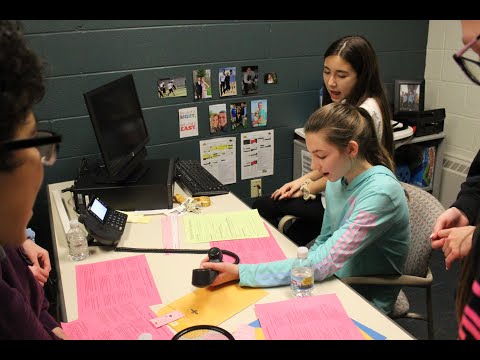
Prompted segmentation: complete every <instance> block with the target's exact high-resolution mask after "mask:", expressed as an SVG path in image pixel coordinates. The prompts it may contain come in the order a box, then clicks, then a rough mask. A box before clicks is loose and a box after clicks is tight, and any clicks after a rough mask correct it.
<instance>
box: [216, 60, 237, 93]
mask: <svg viewBox="0 0 480 360" xmlns="http://www.w3.org/2000/svg"><path fill="white" fill-rule="evenodd" d="M235 79H236V70H235V68H234V67H226V68H220V69H219V71H218V89H219V91H220V97H225V96H234V95H237V82H236V80H235Z"/></svg>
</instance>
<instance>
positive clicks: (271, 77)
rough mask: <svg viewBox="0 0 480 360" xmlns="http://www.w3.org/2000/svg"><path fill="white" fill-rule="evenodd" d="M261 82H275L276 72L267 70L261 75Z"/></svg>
mask: <svg viewBox="0 0 480 360" xmlns="http://www.w3.org/2000/svg"><path fill="white" fill-rule="evenodd" d="M263 82H264V83H265V84H276V83H277V82H278V80H277V73H276V72H269V73H266V74H265V75H264V76H263Z"/></svg>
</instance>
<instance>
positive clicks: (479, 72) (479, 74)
mask: <svg viewBox="0 0 480 360" xmlns="http://www.w3.org/2000/svg"><path fill="white" fill-rule="evenodd" d="M478 40H480V35H478V36H477V37H476V38H474V39H472V40H471V41H470V42H469V43H468V44H467V45H465V46H464V47H463V48H462V49H460V50H459V51H457V52H456V53H455V54H453V58H454V60H455V61H456V62H457V64H458V65H459V66H460V67H461V68H462V70H463V72H464V73H465V74H466V75H467V76H468V77H469V78H470V80H472V81H473V82H474V83H475V84H477V85H480V62H479V61H475V60H471V59H467V58H466V57H463V56H462V55H463V54H465V53H466V52H467V50H468V49H470V48H471V47H472V46H473V44H475V43H476V42H477V41H478Z"/></svg>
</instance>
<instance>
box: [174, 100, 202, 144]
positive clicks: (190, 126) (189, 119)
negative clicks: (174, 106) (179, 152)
mask: <svg viewBox="0 0 480 360" xmlns="http://www.w3.org/2000/svg"><path fill="white" fill-rule="evenodd" d="M178 125H179V129H180V138H184V137H190V136H198V114H197V108H196V107H189V108H183V109H178Z"/></svg>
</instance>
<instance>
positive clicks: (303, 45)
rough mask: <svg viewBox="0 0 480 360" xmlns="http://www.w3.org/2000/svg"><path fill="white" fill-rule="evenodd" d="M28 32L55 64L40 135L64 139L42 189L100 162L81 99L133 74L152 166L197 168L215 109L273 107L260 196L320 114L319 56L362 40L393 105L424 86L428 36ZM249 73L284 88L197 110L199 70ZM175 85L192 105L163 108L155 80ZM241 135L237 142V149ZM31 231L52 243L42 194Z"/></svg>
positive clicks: (370, 30)
mask: <svg viewBox="0 0 480 360" xmlns="http://www.w3.org/2000/svg"><path fill="white" fill-rule="evenodd" d="M23 22H24V25H25V30H26V33H27V37H28V40H29V41H30V43H31V45H32V47H33V48H34V49H35V50H36V51H37V52H38V53H40V54H41V55H42V56H43V57H44V58H45V59H46V60H47V61H48V63H49V64H50V74H49V76H48V90H47V95H46V97H45V99H44V101H43V102H42V103H41V104H40V105H39V106H38V108H37V109H36V114H37V117H38V119H39V120H40V121H41V123H42V124H41V126H42V127H45V128H51V129H53V130H55V131H58V132H60V133H61V134H62V135H63V138H64V140H63V143H62V146H61V151H60V159H59V160H58V161H57V163H56V164H55V166H54V167H52V168H47V169H46V177H45V184H47V183H53V182H59V181H66V180H71V179H73V178H74V177H75V176H76V173H77V168H78V166H79V165H80V161H81V159H82V158H83V157H85V156H96V157H99V156H100V155H99V148H98V145H97V143H96V139H95V135H94V132H93V128H92V126H91V123H90V119H89V117H88V112H87V109H86V107H85V104H84V101H83V97H82V94H83V93H84V92H86V91H88V90H90V89H93V88H95V87H97V86H100V85H102V84H104V83H106V82H108V81H111V80H113V79H116V78H119V77H121V76H123V75H125V74H129V73H132V74H133V76H134V78H135V83H136V86H137V91H138V94H139V97H140V102H141V105H142V109H143V112H144V115H145V120H146V123H147V127H148V130H149V133H150V138H151V140H150V143H149V144H148V146H147V150H148V153H149V157H150V158H160V157H172V156H178V157H180V158H185V159H186V158H194V159H198V157H199V145H198V142H199V140H202V139H208V138H210V134H209V130H208V106H209V105H211V104H217V103H226V104H227V105H228V104H230V103H231V102H237V101H248V103H250V101H251V100H255V99H264V98H265V99H267V100H268V113H269V114H268V126H267V127H266V129H275V154H274V161H275V166H274V175H273V176H267V177H264V178H263V193H264V194H266V193H269V192H271V191H272V190H273V189H275V188H277V187H279V186H280V185H281V184H283V183H285V182H286V181H290V180H291V179H292V162H293V134H294V132H293V130H294V129H295V128H297V127H301V126H303V123H304V122H305V120H306V119H307V117H308V115H309V114H310V113H311V112H312V111H314V110H315V109H316V108H317V107H318V105H319V89H320V87H321V84H322V64H323V53H324V51H325V50H326V48H327V47H328V45H329V44H330V43H331V42H333V41H334V40H336V39H337V38H339V37H341V36H344V35H348V34H360V35H364V36H366V37H367V38H368V39H369V40H370V41H371V42H372V44H373V46H374V48H375V50H376V52H377V54H378V57H379V61H380V68H381V73H382V78H383V80H384V82H385V84H386V87H387V90H388V92H389V97H390V99H391V100H393V97H392V94H393V83H394V81H395V79H416V78H422V77H423V75H424V71H425V56H426V44H427V35H428V21H427V20H375V21H372V20H348V21H341V20H318V21H317V20H315V21H314V20H309V21H299V20H296V21H286V20H281V21H280V20H279V21H270V20H269V21H262V20H248V21H247V20H238V21H236V20H233V21H232V20H224V21H223V20H207V21H203V20H168V21H167V20H25V21H23ZM247 65H258V66H259V78H260V79H263V74H264V73H266V72H270V71H275V72H277V75H278V84H277V85H276V86H268V87H267V86H265V85H264V84H263V83H261V84H260V89H259V94H257V95H255V96H253V95H252V96H248V97H244V96H242V95H240V94H239V95H237V96H235V97H229V98H222V99H220V97H219V93H218V84H217V83H216V82H214V83H213V89H212V90H213V97H212V98H211V99H207V100H204V101H201V102H194V100H193V94H192V92H191V89H192V77H191V74H192V71H193V70H194V69H196V68H198V67H199V66H201V67H206V68H210V69H211V70H212V74H218V69H219V68H221V67H224V66H235V67H236V68H237V72H239V71H240V67H241V66H247ZM170 76H185V77H186V79H187V89H188V91H189V94H188V96H187V97H179V98H172V99H165V100H161V99H159V98H158V96H157V94H156V80H157V79H158V78H162V77H170ZM239 85H240V84H239V83H237V86H239ZM190 106H197V107H198V114H199V136H198V137H195V138H184V139H180V138H179V131H178V109H179V108H183V107H190ZM253 130H254V129H252V128H248V129H245V130H244V131H247V132H248V131H253ZM240 134H241V133H236V135H235V136H236V137H237V144H238V143H239V141H240ZM228 135H229V136H233V135H232V133H230V134H228ZM237 148H238V146H237ZM239 161H240V153H239V152H238V151H237V183H236V184H233V185H231V186H230V189H231V190H232V191H233V192H234V193H235V194H236V195H237V196H238V197H240V198H241V199H242V200H244V201H245V202H246V203H247V204H251V203H252V201H253V200H252V199H250V186H249V180H246V181H241V180H240V166H239ZM31 225H32V226H33V227H34V228H35V229H36V230H37V231H39V233H40V235H41V236H40V237H43V238H45V239H47V238H48V237H49V234H50V229H49V221H48V209H47V201H46V191H45V186H44V187H43V189H42V192H41V193H40V195H39V198H38V201H37V205H36V207H35V215H34V218H33V219H32V224H31ZM40 241H41V239H40ZM45 245H47V246H48V244H45Z"/></svg>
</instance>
